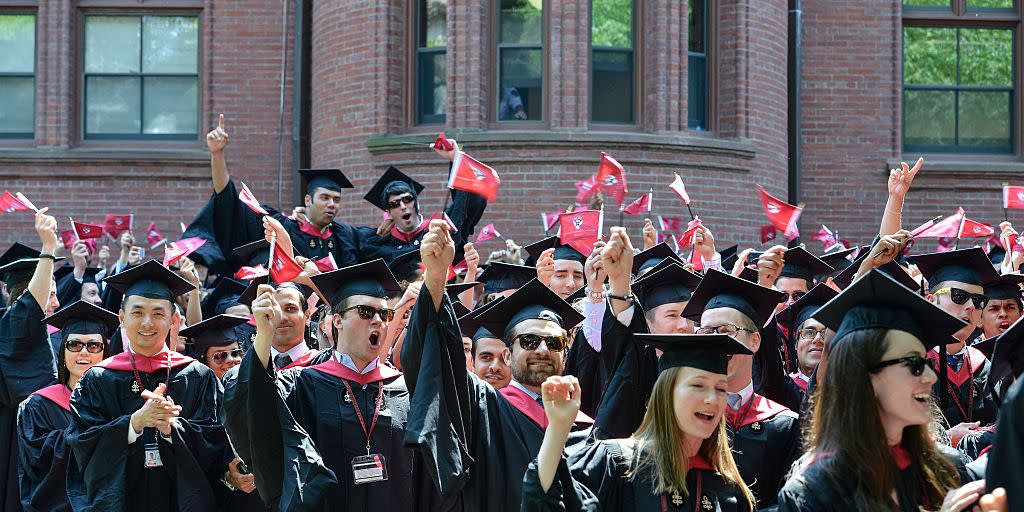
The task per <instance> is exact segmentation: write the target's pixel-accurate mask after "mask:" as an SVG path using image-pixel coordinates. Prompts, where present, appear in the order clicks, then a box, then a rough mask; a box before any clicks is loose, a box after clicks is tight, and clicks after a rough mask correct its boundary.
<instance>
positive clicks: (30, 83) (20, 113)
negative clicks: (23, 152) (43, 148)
mask: <svg viewBox="0 0 1024 512" xmlns="http://www.w3.org/2000/svg"><path fill="white" fill-rule="evenodd" d="M0 91H3V95H4V100H3V101H0V133H32V132H34V131H35V122H36V112H35V97H36V83H35V79H34V78H32V77H30V76H4V77H0Z"/></svg>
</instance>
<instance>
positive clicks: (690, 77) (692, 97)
mask: <svg viewBox="0 0 1024 512" xmlns="http://www.w3.org/2000/svg"><path fill="white" fill-rule="evenodd" d="M686 72H687V77H686V79H687V82H688V85H687V89H689V91H688V93H689V94H688V96H687V99H688V101H687V105H686V108H687V111H688V114H687V124H688V126H689V127H690V129H692V130H697V131H701V130H707V129H708V59H707V57H705V56H703V55H692V54H691V55H690V58H689V61H688V64H687V70H686Z"/></svg>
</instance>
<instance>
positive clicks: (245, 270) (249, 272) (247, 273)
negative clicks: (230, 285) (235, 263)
mask: <svg viewBox="0 0 1024 512" xmlns="http://www.w3.org/2000/svg"><path fill="white" fill-rule="evenodd" d="M267 274H268V272H267V269H265V268H263V265H256V266H255V267H242V268H240V269H238V270H237V271H235V279H241V280H243V281H252V280H253V279H256V278H259V277H266V276H267Z"/></svg>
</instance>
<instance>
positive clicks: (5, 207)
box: [0, 190, 31, 213]
mask: <svg viewBox="0 0 1024 512" xmlns="http://www.w3.org/2000/svg"><path fill="white" fill-rule="evenodd" d="M21 210H31V208H29V207H28V205H27V204H25V203H23V202H21V199H18V198H17V197H14V195H13V194H11V193H10V192H8V191H6V190H4V193H3V195H0V213H10V212H17V211H21Z"/></svg>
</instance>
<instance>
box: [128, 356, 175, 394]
mask: <svg viewBox="0 0 1024 512" xmlns="http://www.w3.org/2000/svg"><path fill="white" fill-rule="evenodd" d="M128 360H129V361H131V362H132V373H133V374H135V384H137V385H138V386H139V390H138V391H135V390H134V389H133V390H132V391H135V392H136V393H142V390H144V389H146V385H145V384H143V383H142V377H140V376H139V368H138V367H137V366H135V353H134V352H132V351H131V350H129V351H128ZM170 385H171V351H170V350H168V351H167V377H166V378H164V394H167V392H168V391H170V389H169V387H170ZM132 387H134V386H132Z"/></svg>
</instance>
